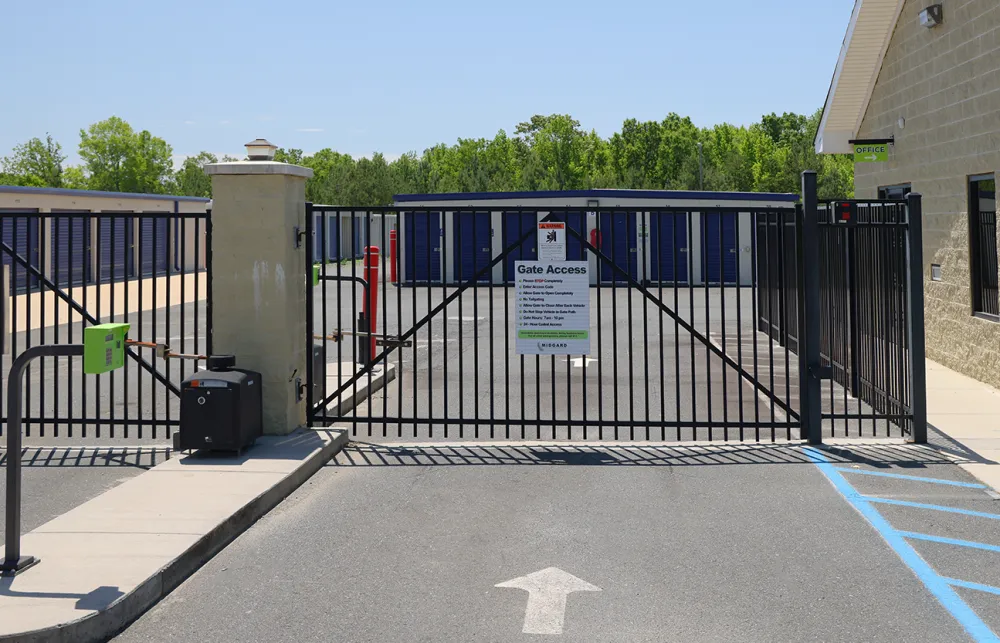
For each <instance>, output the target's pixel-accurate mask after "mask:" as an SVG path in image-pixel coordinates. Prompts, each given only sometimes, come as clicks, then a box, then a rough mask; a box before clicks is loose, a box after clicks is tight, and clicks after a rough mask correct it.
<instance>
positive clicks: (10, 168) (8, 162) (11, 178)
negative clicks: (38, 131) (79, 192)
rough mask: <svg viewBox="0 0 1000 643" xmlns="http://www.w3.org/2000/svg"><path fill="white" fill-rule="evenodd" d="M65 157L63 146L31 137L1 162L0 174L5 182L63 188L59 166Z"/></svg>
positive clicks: (49, 139)
mask: <svg viewBox="0 0 1000 643" xmlns="http://www.w3.org/2000/svg"><path fill="white" fill-rule="evenodd" d="M65 160H66V157H65V156H64V155H63V153H62V146H61V145H59V143H57V142H55V141H53V140H52V136H51V135H50V134H46V136H45V140H44V141H42V140H41V139H39V138H33V139H31V140H29V141H28V142H27V143H23V144H21V145H18V146H16V147H15V148H14V151H13V153H12V154H11V155H10V156H8V157H5V158H4V159H3V160H2V161H0V174H2V175H4V177H5V178H4V182H7V183H10V184H13V185H28V186H35V187H51V188H58V187H62V174H63V168H62V163H63V161H65Z"/></svg>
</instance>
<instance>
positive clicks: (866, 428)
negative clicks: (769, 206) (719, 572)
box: [758, 184, 926, 441]
mask: <svg viewBox="0 0 1000 643" xmlns="http://www.w3.org/2000/svg"><path fill="white" fill-rule="evenodd" d="M812 188H813V189H814V188H815V185H814V184H812ZM813 198H815V193H814V192H813ZM807 202H808V199H807ZM813 203H815V209H814V210H813V211H812V212H810V211H809V210H808V209H807V211H806V212H805V213H804V216H805V217H808V218H809V219H808V220H811V221H813V222H815V226H814V233H815V238H814V240H813V241H812V242H811V243H808V244H807V245H806V246H805V247H802V244H803V239H802V237H801V235H800V236H799V237H798V238H797V239H795V238H793V239H791V241H792V243H790V244H789V245H784V244H785V243H788V240H789V237H791V235H787V234H786V235H785V237H786V241H785V242H781V241H779V243H778V249H777V250H775V251H774V252H777V253H779V254H780V253H782V251H784V252H785V253H788V252H792V253H795V252H800V251H799V250H798V249H795V248H792V249H791V250H790V249H789V247H790V246H794V245H798V246H799V247H800V248H801V252H800V255H801V257H802V265H801V266H800V267H799V268H798V270H788V265H789V263H788V261H787V259H786V260H785V261H784V262H783V263H780V264H779V271H778V272H776V273H768V272H766V271H761V270H759V271H758V274H759V275H760V279H761V284H760V288H759V291H758V293H759V296H760V297H761V304H760V310H761V317H760V319H759V323H760V328H761V329H762V330H763V331H764V332H767V333H769V335H770V337H771V338H772V339H773V340H774V341H776V342H778V343H779V344H781V345H782V346H787V347H788V348H789V350H791V351H793V352H795V353H796V354H799V342H798V337H799V327H800V324H801V323H802V320H803V319H804V318H805V317H807V316H808V314H807V313H806V312H805V311H803V310H802V305H803V301H804V297H807V296H809V295H811V294H813V293H811V292H808V291H806V289H802V290H800V289H799V288H798V283H802V282H801V279H802V276H801V273H802V271H803V270H810V269H812V270H815V271H816V276H817V285H816V292H815V296H816V297H817V299H818V302H817V314H816V315H815V320H814V321H813V322H812V324H813V328H815V332H816V335H817V340H818V341H817V343H818V363H817V365H816V366H817V373H819V374H820V377H822V379H823V380H824V382H823V386H822V388H821V389H819V390H817V391H816V393H817V395H819V396H820V397H819V398H818V399H817V405H818V407H819V418H818V419H819V420H820V421H821V422H822V431H823V434H824V435H826V436H845V437H860V436H872V437H875V436H880V437H892V436H896V437H898V436H909V437H913V438H914V439H917V440H918V441H919V440H920V438H921V437H922V436H925V434H926V411H925V408H926V407H925V404H926V400H925V391H924V376H923V368H924V367H923V360H924V350H923V280H922V266H921V265H920V260H919V254H918V253H919V251H920V243H921V240H920V239H921V227H920V225H919V223H920V220H919V216H920V215H919V212H920V197H919V195H912V196H911V198H910V199H909V200H908V201H900V200H876V201H858V200H855V201H828V202H818V201H813ZM768 235H769V236H768V237H767V239H768V240H767V241H766V242H764V241H763V239H764V235H763V234H761V233H758V239H759V240H760V241H759V242H760V243H766V245H767V247H768V248H770V247H771V246H772V245H773V242H772V241H771V240H772V239H773V237H774V236H776V233H775V232H774V230H773V229H769V232H768ZM786 256H787V254H786ZM795 273H799V274H798V275H797V276H796V275H795ZM915 339H916V340H919V341H917V342H916V346H914V343H913V342H914V341H915ZM914 348H915V349H916V350H914ZM800 357H803V358H804V356H802V355H800ZM807 375H808V374H807Z"/></svg>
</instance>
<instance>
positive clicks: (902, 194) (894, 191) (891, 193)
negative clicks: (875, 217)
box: [878, 183, 910, 199]
mask: <svg viewBox="0 0 1000 643" xmlns="http://www.w3.org/2000/svg"><path fill="white" fill-rule="evenodd" d="M909 193H910V184H909V183H903V184H901V185H887V186H885V187H880V188H879V189H878V198H880V199H905V198H906V195H907V194H909Z"/></svg>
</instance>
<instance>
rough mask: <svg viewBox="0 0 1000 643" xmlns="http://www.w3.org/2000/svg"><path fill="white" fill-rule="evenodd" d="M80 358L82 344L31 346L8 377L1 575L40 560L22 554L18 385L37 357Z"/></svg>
mask: <svg viewBox="0 0 1000 643" xmlns="http://www.w3.org/2000/svg"><path fill="white" fill-rule="evenodd" d="M74 356H79V357H82V356H83V344H47V345H42V346H32V347H30V348H28V349H27V350H26V351H24V352H23V353H21V354H20V355H18V356H17V359H15V360H14V363H13V364H12V365H11V367H10V374H9V375H8V376H7V506H6V510H7V522H6V525H7V526H6V529H7V533H6V537H5V542H4V560H3V563H2V564H0V576H14V575H16V574H19V573H21V572H23V571H25V570H26V569H28V568H29V567H32V566H34V565H36V564H37V563H38V562H39V560H38V559H37V558H35V557H34V556H22V555H21V416H22V415H23V413H22V412H21V402H22V398H23V397H24V394H23V392H22V391H21V386H22V384H23V380H24V371H25V369H27V367H28V362H30V361H31V360H33V359H35V358H36V357H74Z"/></svg>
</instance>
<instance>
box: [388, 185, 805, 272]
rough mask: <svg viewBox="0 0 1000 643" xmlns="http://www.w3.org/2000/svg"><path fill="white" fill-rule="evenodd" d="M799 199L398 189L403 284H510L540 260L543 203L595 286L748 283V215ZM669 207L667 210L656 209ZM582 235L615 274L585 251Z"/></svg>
mask: <svg viewBox="0 0 1000 643" xmlns="http://www.w3.org/2000/svg"><path fill="white" fill-rule="evenodd" d="M797 201H798V196H797V195H795V194H764V193H743V192H678V191H667V190H574V191H556V192H492V193H454V194H401V195H397V196H396V197H395V203H396V206H397V207H399V208H401V212H400V216H401V219H402V223H401V226H400V230H399V258H398V261H399V270H400V281H401V282H402V283H416V284H419V283H441V282H442V281H443V282H445V283H459V282H467V281H469V280H470V279H472V278H473V277H474V276H476V275H479V274H481V273H482V276H481V278H480V281H483V282H487V283H489V282H490V281H491V280H492V283H494V284H503V283H512V282H513V270H514V262H516V261H530V260H536V259H537V252H538V250H537V236H536V234H535V233H534V232H533V231H534V230H536V229H537V224H538V222H539V221H541V220H542V219H543V218H544V217H546V216H548V215H550V211H549V210H546V208H547V207H548V208H554V207H558V208H561V210H559V211H558V212H551V216H550V218H549V220H553V221H563V222H565V223H566V224H567V227H568V228H570V229H572V230H575V231H576V232H577V233H578V234H572V233H570V234H567V235H566V236H567V248H566V254H567V257H566V258H567V260H588V261H589V262H590V274H591V283H594V284H596V283H598V281H600V282H602V283H607V282H613V281H626V279H625V276H624V273H627V274H629V275H630V276H631V277H632V278H633V279H635V280H636V281H639V282H652V283H657V282H658V283H684V284H703V283H705V282H706V281H707V282H708V283H727V284H735V283H736V282H737V277H738V280H739V282H741V283H742V284H743V285H748V284H750V283H751V280H752V274H753V269H752V258H753V253H752V249H753V242H752V239H753V216H752V214H751V213H752V212H755V211H764V210H767V209H768V208H789V207H793V206H794V204H795V202H797ZM406 208H414V211H407V210H406ZM417 208H419V210H417ZM505 208H510V210H507V209H505ZM513 208H517V210H513ZM565 208H571V209H570V210H565ZM575 208H579V209H578V210H577V209H575ZM605 208H606V209H607V210H605ZM665 208H671V210H670V211H661V210H663V209H665ZM676 208H680V210H677V209H676ZM684 208H690V210H684ZM713 208H720V209H722V208H725V209H726V210H725V211H715V212H713V211H712V209H713ZM736 208H738V209H739V211H736V210H734V209H736ZM744 208H745V210H744ZM525 209H527V211H525ZM529 232H530V233H529ZM580 237H583V239H586V240H587V241H589V243H591V244H592V245H594V246H595V247H597V248H598V249H599V250H600V251H601V253H602V254H603V255H604V256H606V257H608V259H609V260H610V261H611V262H613V263H614V264H615V265H617V266H618V267H619V268H621V271H618V270H615V268H614V267H613V266H612V265H611V263H609V262H605V261H600V260H599V258H598V257H597V256H596V255H595V254H594V253H592V252H588V251H587V250H586V248H585V246H584V245H583V242H582V240H581V238H580ZM522 238H524V241H523V243H521V244H519V246H518V247H516V248H515V249H514V250H512V251H511V252H510V253H509V254H508V255H507V256H506V257H505V259H504V260H503V261H500V262H497V264H496V265H494V266H493V268H492V269H487V267H488V266H489V265H490V263H491V262H493V260H494V258H496V257H498V256H500V255H501V254H502V253H503V251H504V249H505V248H509V247H510V246H511V245H513V244H515V243H517V242H518V240H520V239H522ZM720 251H721V253H720ZM720 254H721V256H720ZM598 264H600V266H598Z"/></svg>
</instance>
